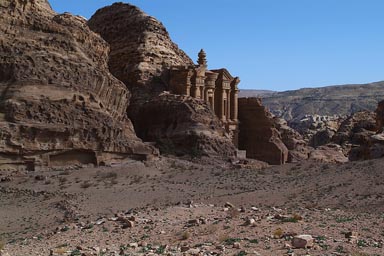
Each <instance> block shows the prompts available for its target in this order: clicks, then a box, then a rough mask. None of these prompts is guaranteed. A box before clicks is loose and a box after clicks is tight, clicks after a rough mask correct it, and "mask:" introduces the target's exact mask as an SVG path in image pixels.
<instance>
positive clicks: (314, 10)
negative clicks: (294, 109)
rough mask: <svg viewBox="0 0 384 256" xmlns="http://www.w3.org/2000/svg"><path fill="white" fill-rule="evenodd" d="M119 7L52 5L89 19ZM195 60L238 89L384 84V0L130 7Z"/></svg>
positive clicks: (250, 0) (143, 0)
mask: <svg viewBox="0 0 384 256" xmlns="http://www.w3.org/2000/svg"><path fill="white" fill-rule="evenodd" d="M113 2H116V1H109V0H66V1H63V0H50V3H51V5H52V7H53V9H54V10H55V11H56V12H59V13H62V12H66V11H67V12H71V13H73V14H77V15H82V16H84V17H86V18H90V17H91V16H92V14H93V13H95V11H96V10H97V9H99V8H101V7H103V6H106V5H110V4H112V3H113ZM124 2H128V3H131V4H134V5H136V6H138V7H139V8H141V9H142V10H143V11H145V12H146V13H148V14H149V15H151V16H154V17H155V18H157V19H158V20H160V21H161V22H162V23H163V24H164V25H165V27H166V28H167V30H168V32H169V33H170V36H171V38H172V40H173V41H174V42H175V43H177V44H178V45H179V47H180V48H181V49H183V50H184V51H185V52H186V53H187V54H188V55H189V56H190V57H191V58H192V59H193V60H194V61H196V60H197V53H198V51H199V50H200V49H201V48H204V50H205V51H206V53H207V60H208V67H209V68H211V69H216V68H221V67H225V68H227V69H228V70H229V71H230V73H231V74H232V75H234V76H239V77H240V79H241V83H240V85H239V86H240V88H241V89H266V90H277V91H283V90H292V89H298V88H303V87H320V86H327V85H336V84H351V83H367V82H374V81H380V80H384V15H383V10H384V1H383V0H317V1H316V0H312V1H311V0H289V1H287V0H237V1H235V0H204V1H203V0H194V1H187V0H186V1H183V0H130V1H124Z"/></svg>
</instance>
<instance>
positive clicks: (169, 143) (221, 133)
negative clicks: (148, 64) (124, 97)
mask: <svg viewBox="0 0 384 256" xmlns="http://www.w3.org/2000/svg"><path fill="white" fill-rule="evenodd" d="M139 116H140V117H141V118H140V120H139V121H138V123H137V128H138V129H137V131H138V135H139V136H140V137H141V138H143V139H144V140H146V141H155V142H157V145H158V146H159V148H160V149H161V151H162V152H163V153H172V154H176V155H184V154H192V155H196V156H197V155H208V156H212V155H221V156H234V155H235V151H236V148H235V147H234V146H233V144H232V142H231V139H230V138H229V137H227V136H226V135H225V130H224V129H223V127H222V124H221V122H220V121H219V120H218V118H217V117H216V116H215V114H214V113H213V112H212V111H211V109H210V108H209V107H208V106H207V105H206V104H204V103H203V102H202V100H199V99H195V98H192V97H189V96H177V95H173V94H162V95H160V96H158V97H156V98H154V99H152V100H151V101H148V102H147V103H145V104H144V105H143V106H142V108H141V109H140V114H139Z"/></svg>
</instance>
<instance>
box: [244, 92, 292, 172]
mask: <svg viewBox="0 0 384 256" xmlns="http://www.w3.org/2000/svg"><path fill="white" fill-rule="evenodd" d="M239 122H240V124H239V131H240V133H239V149H242V150H246V151H247V152H246V154H247V157H248V158H254V159H258V160H261V161H265V162H267V163H269V164H274V165H278V164H284V163H285V162H287V160H288V149H287V147H286V146H285V145H284V143H283V142H282V140H281V135H280V132H279V131H278V130H277V129H276V126H275V121H274V119H273V116H272V114H271V113H270V112H269V111H268V110H267V109H266V108H265V107H264V106H263V105H262V104H261V100H260V99H258V98H240V99H239Z"/></svg>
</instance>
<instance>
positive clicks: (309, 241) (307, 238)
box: [292, 235, 314, 249]
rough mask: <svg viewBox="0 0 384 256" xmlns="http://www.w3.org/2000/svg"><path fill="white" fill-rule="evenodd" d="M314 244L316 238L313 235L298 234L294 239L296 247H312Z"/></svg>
mask: <svg viewBox="0 0 384 256" xmlns="http://www.w3.org/2000/svg"><path fill="white" fill-rule="evenodd" d="M313 244H314V239H313V237H312V236H311V235H297V236H295V237H294V238H293V239H292V246H293V247H294V248H297V249H300V248H310V247H312V246H313Z"/></svg>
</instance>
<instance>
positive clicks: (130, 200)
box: [0, 157, 384, 256]
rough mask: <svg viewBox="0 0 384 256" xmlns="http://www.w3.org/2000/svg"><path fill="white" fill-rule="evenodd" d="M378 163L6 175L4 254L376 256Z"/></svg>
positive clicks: (185, 164) (381, 226) (202, 165)
mask: <svg viewBox="0 0 384 256" xmlns="http://www.w3.org/2000/svg"><path fill="white" fill-rule="evenodd" d="M383 164H384V159H379V160H370V161H364V162H351V163H346V164H337V165H336V164H321V163H317V162H302V163H296V164H287V165H283V166H274V167H263V164H262V163H259V162H250V163H248V164H241V163H235V164H233V163H230V162H223V161H220V160H216V159H208V158H203V159H199V160H192V161H187V160H182V159H174V158H167V157H162V158H160V159H158V160H155V161H151V162H144V163H143V162H139V161H133V160H132V161H131V162H127V163H125V164H123V165H119V166H111V167H101V168H93V167H82V168H77V167H72V168H66V169H65V168H60V169H56V170H46V171H35V172H28V173H25V172H17V171H13V170H11V169H10V170H9V171H8V172H4V173H2V174H1V176H0V180H1V181H2V182H1V183H0V193H1V196H0V204H1V208H0V241H1V242H0V249H1V250H2V254H1V255H9V256H14V255H15V256H19V255H20V256H21V255H23V256H24V255H36V256H37V255H140V254H143V255H144V254H145V255H156V254H165V255H384V253H383V251H384V249H383V248H382V247H383V243H384V233H383V230H384V215H383V213H382V212H383V210H384V198H383V193H384V181H383V180H384V179H383V178H384V177H383V176H384V174H383V172H382V166H383ZM297 235H299V236H300V235H309V236H304V237H303V238H305V239H306V240H300V239H298V238H296V239H294V237H295V236H297ZM296 247H307V248H296Z"/></svg>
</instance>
